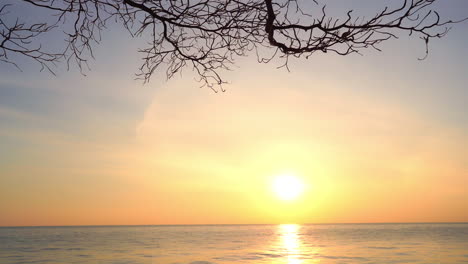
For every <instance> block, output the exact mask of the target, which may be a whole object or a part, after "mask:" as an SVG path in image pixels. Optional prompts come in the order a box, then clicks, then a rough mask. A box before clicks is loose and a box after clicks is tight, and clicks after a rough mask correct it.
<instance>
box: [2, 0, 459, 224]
mask: <svg viewBox="0 0 468 264" xmlns="http://www.w3.org/2000/svg"><path fill="white" fill-rule="evenodd" d="M439 8H440V11H441V13H442V15H444V16H449V17H451V18H460V17H463V15H465V16H466V12H465V11H463V10H468V3H467V1H465V0H453V1H443V4H441V5H440V6H439ZM140 44H141V41H139V40H133V39H130V38H128V37H126V35H125V34H122V31H121V30H119V29H118V28H116V27H111V28H110V29H109V31H106V32H105V33H104V35H103V42H102V44H101V45H99V46H97V47H96V60H95V61H92V63H91V67H92V71H90V72H87V76H86V77H85V76H82V75H80V74H79V72H78V71H76V70H71V71H69V72H67V71H66V70H64V69H59V72H58V76H56V77H55V76H52V75H50V74H47V73H40V72H38V68H37V67H36V66H37V65H28V64H27V63H26V65H22V66H23V72H19V71H18V70H16V69H15V68H12V67H11V66H8V65H5V64H2V65H0V226H9V225H101V224H223V223H318V222H320V223H324V222H325V223H326V222H334V223H336V222H438V221H442V222H451V221H455V222H463V221H464V222H466V221H468V206H467V205H468V153H467V149H468V114H467V105H468V89H467V83H468V45H467V44H468V23H464V24H459V25H456V26H455V27H454V28H453V30H452V31H451V32H450V33H449V35H448V36H447V37H445V38H444V39H442V40H435V41H433V42H432V43H431V45H430V48H431V53H430V56H429V57H428V58H427V59H426V60H425V61H418V60H417V58H418V57H422V56H423V55H424V46H423V44H422V42H421V40H419V39H410V38H408V37H406V36H402V37H401V38H400V39H399V40H392V41H389V42H387V43H385V44H383V45H382V46H381V47H382V49H383V52H381V53H379V52H376V51H371V50H367V51H364V52H363V53H364V56H359V55H351V56H347V57H341V56H336V55H332V54H317V55H314V56H312V57H311V58H310V59H309V60H300V61H293V62H292V63H291V67H290V68H291V72H287V71H286V70H284V69H276V67H277V66H279V65H280V63H276V64H275V63H272V64H268V65H258V64H256V63H255V58H244V59H241V60H238V63H237V66H238V67H237V68H236V69H235V70H234V71H232V72H229V73H226V74H224V76H225V78H226V79H227V80H228V81H229V82H230V84H229V85H227V86H226V87H225V88H226V89H227V92H226V93H218V94H215V93H213V92H212V91H211V90H209V89H199V88H198V86H199V84H198V83H196V82H195V81H194V80H193V75H191V73H190V71H185V73H184V74H183V75H182V76H177V77H175V78H173V79H171V80H169V81H166V80H165V77H164V76H163V75H161V74H158V75H156V76H154V78H153V79H152V81H151V82H150V83H149V84H146V85H143V84H142V83H141V82H139V81H135V80H133V79H134V75H133V73H134V72H136V70H137V68H138V66H139V63H140V55H139V54H137V52H136V49H137V47H139V46H141V45H140ZM62 68H64V67H63V65H62ZM286 172H287V173H293V174H295V175H296V176H297V177H299V178H300V179H301V180H302V181H304V183H305V185H306V186H305V192H304V193H303V194H302V196H301V197H300V198H299V199H298V200H295V201H289V202H284V201H281V200H279V199H278V198H277V197H276V196H275V194H274V193H273V192H272V191H271V184H272V182H273V179H274V177H275V176H277V175H280V174H282V173H286Z"/></svg>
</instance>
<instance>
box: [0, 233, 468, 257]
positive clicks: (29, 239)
mask: <svg viewBox="0 0 468 264" xmlns="http://www.w3.org/2000/svg"><path fill="white" fill-rule="evenodd" d="M0 263H2V264H10V263H161V264H169V263H170V264H173V263H181V264H184V263H187V264H210V263H288V264H305V263H379V264H384V263H431V264H433V263H444V264H450V263H457V264H458V263H468V224H339V225H214V226H106V227H102V226H99V227H21V228H12V227H9V228H5V227H4V228H0Z"/></svg>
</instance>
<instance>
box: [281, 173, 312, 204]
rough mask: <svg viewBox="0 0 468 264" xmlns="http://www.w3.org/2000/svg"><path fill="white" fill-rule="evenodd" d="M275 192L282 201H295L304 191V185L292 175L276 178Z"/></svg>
mask: <svg viewBox="0 0 468 264" xmlns="http://www.w3.org/2000/svg"><path fill="white" fill-rule="evenodd" d="M273 191H274V192H275V194H276V195H277V196H278V198H280V199H281V200H285V201H290V200H295V199H297V197H299V195H301V193H302V192H303V191H304V184H303V183H302V182H301V181H300V180H299V179H298V178H297V177H295V176H294V175H292V174H283V175H279V176H277V177H276V178H275V180H274V182H273Z"/></svg>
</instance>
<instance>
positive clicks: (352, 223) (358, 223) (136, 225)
mask: <svg viewBox="0 0 468 264" xmlns="http://www.w3.org/2000/svg"><path fill="white" fill-rule="evenodd" d="M371 224H380V225H384V224H468V222H337V223H302V224H298V223H281V224H272V223H259V224H134V225H132V224H130V225H119V224H111V225H92V224H91V225H17V226H15V225H11V226H9V225H5V226H4V225H0V228H28V227H139V226H240V225H244V226H248V225H251V226H253V225H265V226H266V225H371Z"/></svg>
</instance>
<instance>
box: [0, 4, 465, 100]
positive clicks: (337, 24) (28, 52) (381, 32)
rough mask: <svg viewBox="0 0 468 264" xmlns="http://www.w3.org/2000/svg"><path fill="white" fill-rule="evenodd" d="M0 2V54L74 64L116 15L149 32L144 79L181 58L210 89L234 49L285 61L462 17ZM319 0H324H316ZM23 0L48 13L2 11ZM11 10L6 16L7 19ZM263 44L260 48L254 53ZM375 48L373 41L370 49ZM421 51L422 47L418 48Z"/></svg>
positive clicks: (411, 11) (433, 32) (173, 69)
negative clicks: (61, 40) (38, 18)
mask: <svg viewBox="0 0 468 264" xmlns="http://www.w3.org/2000/svg"><path fill="white" fill-rule="evenodd" d="M5 1H6V3H4V4H2V5H1V7H0V60H1V61H2V62H6V63H11V64H13V65H15V66H16V67H18V65H17V63H16V62H15V61H14V59H11V58H10V55H12V54H15V53H16V54H20V55H23V56H26V57H28V58H29V59H32V60H34V61H36V62H37V63H39V64H40V65H41V67H42V69H47V70H49V71H50V72H52V73H53V67H54V66H55V65H56V63H57V62H59V61H62V60H65V61H66V63H67V65H68V66H69V65H70V64H71V63H74V64H76V65H78V67H79V68H80V69H81V70H82V69H83V67H87V61H88V59H89V58H90V57H92V56H93V45H95V44H97V43H99V41H100V32H101V31H102V30H104V29H105V28H106V25H107V24H108V23H109V21H111V20H112V21H113V22H117V23H120V24H121V25H122V26H123V27H125V28H126V29H127V30H128V32H129V33H130V34H131V35H132V36H133V37H141V36H145V37H147V36H150V37H151V41H150V42H149V44H148V46H146V47H145V48H143V49H141V50H140V52H142V53H143V54H144V55H143V63H142V65H141V67H140V69H139V72H138V73H137V75H138V76H139V77H140V78H142V79H144V80H145V81H148V80H149V79H150V78H151V76H152V75H153V73H154V72H155V70H156V69H159V68H160V67H163V66H164V67H166V74H167V77H168V78H171V77H172V76H173V75H174V74H175V73H177V72H179V71H181V69H183V68H184V67H191V68H192V69H194V70H195V72H196V73H197V75H198V76H199V78H200V81H201V82H202V83H203V85H206V86H208V87H210V88H212V89H213V90H215V91H217V90H218V88H220V89H221V90H222V87H221V85H222V84H223V83H224V80H223V78H222V77H221V75H220V71H221V70H226V69H229V67H230V66H231V65H232V64H233V63H234V59H235V58H236V57H239V56H245V55H248V54H250V53H251V52H256V55H257V58H258V61H259V62H260V63H267V62H269V61H271V60H272V59H273V58H276V57H279V58H281V59H283V60H284V64H283V65H282V66H284V67H287V66H288V59H289V58H290V57H291V56H292V57H297V58H298V57H306V58H308V57H309V56H310V55H312V54H313V53H315V52H317V51H318V52H325V53H326V52H334V53H336V54H339V55H348V54H351V53H359V52H360V51H361V50H363V49H366V48H373V49H376V50H379V48H378V44H380V43H381V42H383V41H386V40H389V39H392V38H397V36H398V34H401V33H407V34H409V35H411V36H417V37H420V38H421V39H422V40H423V41H424V44H425V48H426V56H427V54H428V44H429V41H430V40H431V39H432V38H441V37H443V36H445V35H446V34H447V32H448V31H449V30H450V27H449V26H450V25H451V24H454V23H459V22H461V21H464V20H459V21H453V20H443V19H441V17H440V16H439V14H438V13H437V12H436V11H434V10H432V9H431V7H432V5H433V4H434V3H435V2H436V0H401V4H399V5H398V6H395V7H383V8H382V9H381V10H380V11H378V12H376V13H375V14H374V15H373V16H371V17H364V16H358V15H354V13H355V12H354V10H349V11H348V12H347V13H346V15H344V16H342V17H336V16H335V17H331V16H328V15H327V7H326V5H325V4H321V3H320V2H318V0H308V1H307V0H304V1H299V0H277V1H273V0H224V1H223V0H172V1H171V0H5ZM323 2H325V1H323ZM19 4H28V5H31V7H33V8H37V9H38V10H39V9H40V10H44V11H45V12H48V14H50V17H48V18H47V19H46V21H45V22H44V21H42V22H35V23H27V22H25V21H26V19H25V18H23V17H21V15H17V16H16V17H15V16H14V14H11V12H9V10H10V9H11V8H14V7H15V5H19ZM11 17H14V18H13V19H12V18H11ZM54 30H59V31H62V32H63V33H64V35H65V40H66V45H65V48H64V49H63V50H60V51H57V52H50V51H48V50H47V49H46V48H44V46H45V45H43V44H42V45H41V41H40V39H41V37H42V35H44V34H45V33H47V32H51V31H54ZM260 48H262V49H265V48H266V49H269V50H270V51H271V52H270V53H268V54H269V55H268V56H266V55H260V53H259V52H258V51H259V50H260ZM379 51H380V50H379ZM426 56H425V57H426Z"/></svg>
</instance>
